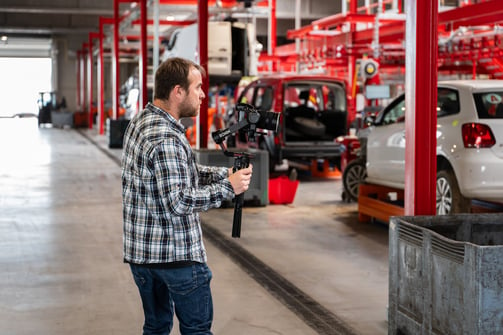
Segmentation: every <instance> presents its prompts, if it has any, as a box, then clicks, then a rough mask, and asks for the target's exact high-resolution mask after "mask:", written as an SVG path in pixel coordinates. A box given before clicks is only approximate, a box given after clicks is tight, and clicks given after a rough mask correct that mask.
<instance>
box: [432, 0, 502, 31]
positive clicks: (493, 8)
mask: <svg viewBox="0 0 503 335" xmlns="http://www.w3.org/2000/svg"><path fill="white" fill-rule="evenodd" d="M500 14H503V6H502V5H501V0H490V1H485V2H480V3H477V4H473V5H467V6H463V7H458V8H455V9H451V10H447V11H444V12H441V13H439V14H438V23H439V25H441V24H456V25H458V26H459V25H465V26H472V25H474V24H473V22H474V21H476V22H478V23H477V24H481V22H485V23H484V24H494V23H496V22H495V21H493V17H494V15H500Z"/></svg>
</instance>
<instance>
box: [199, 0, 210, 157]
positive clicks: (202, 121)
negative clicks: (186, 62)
mask: <svg viewBox="0 0 503 335" xmlns="http://www.w3.org/2000/svg"><path fill="white" fill-rule="evenodd" d="M197 14H198V15H197V24H198V29H199V64H201V66H202V67H203V68H204V70H205V71H206V76H205V77H204V78H203V89H204V94H205V95H206V98H205V99H204V100H203V103H202V104H201V112H200V113H199V134H200V136H199V147H200V148H207V147H208V92H209V86H210V78H209V73H208V1H203V0H198V12H197Z"/></svg>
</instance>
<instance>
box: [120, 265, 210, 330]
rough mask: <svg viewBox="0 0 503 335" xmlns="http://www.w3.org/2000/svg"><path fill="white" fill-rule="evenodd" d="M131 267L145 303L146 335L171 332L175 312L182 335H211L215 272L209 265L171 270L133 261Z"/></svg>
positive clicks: (144, 328)
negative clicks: (144, 265)
mask: <svg viewBox="0 0 503 335" xmlns="http://www.w3.org/2000/svg"><path fill="white" fill-rule="evenodd" d="M130 267H131V272H132V273H133V278H134V281H135V283H136V286H138V289H139V291H140V296H141V300H142V304H143V312H144V314H145V324H144V325H143V334H144V335H150V334H163V335H164V334H166V335H167V334H169V333H170V332H171V329H172V328H173V313H175V314H176V317H177V318H178V321H179V324H180V333H181V334H182V335H186V334H194V335H195V334H197V335H211V334H212V333H211V330H210V329H211V323H212V321H213V301H212V298H211V290H210V281H211V278H212V274H211V271H210V269H209V268H208V266H207V265H206V264H201V263H196V264H193V265H189V266H186V267H181V268H172V269H157V268H147V267H142V266H136V265H134V264H130Z"/></svg>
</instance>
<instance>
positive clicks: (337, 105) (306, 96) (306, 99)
mask: <svg viewBox="0 0 503 335" xmlns="http://www.w3.org/2000/svg"><path fill="white" fill-rule="evenodd" d="M298 106H308V107H309V108H312V109H313V110H314V111H325V110H331V111H345V110H346V99H345V94H344V89H343V88H342V86H339V85H335V84H329V83H313V82H307V83H304V82H302V83H290V84H288V85H287V86H285V107H286V108H288V107H298Z"/></svg>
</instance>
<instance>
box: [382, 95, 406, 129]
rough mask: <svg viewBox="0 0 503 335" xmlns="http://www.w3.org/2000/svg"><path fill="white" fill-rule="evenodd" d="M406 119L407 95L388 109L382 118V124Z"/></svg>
mask: <svg viewBox="0 0 503 335" xmlns="http://www.w3.org/2000/svg"><path fill="white" fill-rule="evenodd" d="M404 120H405V96H404V97H403V98H402V99H400V100H399V101H398V102H397V103H396V104H394V105H393V106H391V107H390V108H389V109H386V111H385V114H384V116H383V118H382V124H390V123H396V122H402V121H404Z"/></svg>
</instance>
